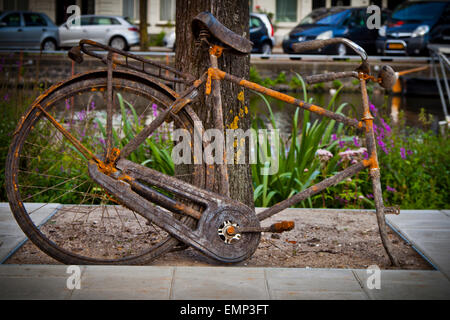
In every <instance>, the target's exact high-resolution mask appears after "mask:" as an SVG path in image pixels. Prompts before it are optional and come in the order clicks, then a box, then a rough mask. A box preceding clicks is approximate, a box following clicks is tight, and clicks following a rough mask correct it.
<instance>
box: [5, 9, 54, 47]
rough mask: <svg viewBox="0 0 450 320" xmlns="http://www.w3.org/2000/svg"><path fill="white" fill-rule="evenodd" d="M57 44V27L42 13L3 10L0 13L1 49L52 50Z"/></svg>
mask: <svg viewBox="0 0 450 320" xmlns="http://www.w3.org/2000/svg"><path fill="white" fill-rule="evenodd" d="M57 45H58V27H57V26H56V25H55V24H54V23H53V22H52V20H51V19H50V18H49V17H48V16H47V15H46V14H44V13H38V12H29V11H5V12H3V13H0V48H1V49H38V50H46V51H53V50H56V49H57Z"/></svg>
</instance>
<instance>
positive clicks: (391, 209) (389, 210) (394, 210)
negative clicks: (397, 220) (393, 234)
mask: <svg viewBox="0 0 450 320" xmlns="http://www.w3.org/2000/svg"><path fill="white" fill-rule="evenodd" d="M384 214H396V215H399V214H400V207H399V206H395V207H385V208H384Z"/></svg>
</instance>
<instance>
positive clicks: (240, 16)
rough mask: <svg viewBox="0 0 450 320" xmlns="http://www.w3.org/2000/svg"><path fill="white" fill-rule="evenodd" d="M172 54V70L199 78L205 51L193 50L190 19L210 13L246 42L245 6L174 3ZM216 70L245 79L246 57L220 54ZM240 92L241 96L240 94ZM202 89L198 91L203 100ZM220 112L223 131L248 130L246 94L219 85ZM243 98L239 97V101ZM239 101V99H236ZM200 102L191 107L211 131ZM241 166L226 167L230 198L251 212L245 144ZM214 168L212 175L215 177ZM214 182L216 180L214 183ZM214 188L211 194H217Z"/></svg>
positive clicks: (228, 1) (195, 0)
mask: <svg viewBox="0 0 450 320" xmlns="http://www.w3.org/2000/svg"><path fill="white" fill-rule="evenodd" d="M176 5H177V6H176V54H175V66H176V68H177V69H179V70H182V71H183V72H188V73H191V74H193V75H195V76H197V77H199V76H201V75H202V74H203V73H204V72H205V71H206V70H207V68H208V67H209V66H210V65H209V61H210V59H209V53H208V50H205V49H202V48H201V47H196V46H195V39H194V36H193V34H192V32H191V22H192V19H193V18H194V17H195V16H196V15H197V14H199V13H200V12H202V11H208V12H211V13H212V14H213V15H214V16H215V17H216V18H217V19H218V20H219V21H220V22H221V23H222V24H223V25H224V26H226V27H227V28H228V29H230V30H231V31H233V32H235V33H237V34H238V35H241V36H243V37H246V38H249V3H248V1H241V0H221V1H216V0H177V2H176ZM218 66H219V69H221V70H223V71H225V72H227V73H230V74H233V75H235V76H238V77H242V78H248V76H249V71H250V56H248V55H243V56H236V55H233V54H230V53H229V52H226V51H225V52H224V54H222V56H221V57H219V59H218ZM240 92H243V94H242V93H241V94H240ZM203 93H204V87H203V88H202V91H201V94H202V95H201V97H203ZM221 95H222V108H223V115H224V128H225V129H242V130H243V131H244V132H245V131H246V130H247V129H249V128H250V113H249V112H248V110H249V99H248V92H246V91H245V90H244V88H241V87H239V86H237V85H234V84H232V83H229V82H225V81H222V82H221ZM242 95H243V97H242ZM238 97H239V99H238ZM205 100H206V101H208V100H209V98H207V99H203V98H201V99H200V101H199V102H198V103H196V104H195V105H194V106H193V107H194V110H195V111H196V112H197V114H198V115H199V117H200V119H201V120H202V121H203V126H204V129H205V130H206V129H209V128H214V125H213V116H212V115H213V110H211V108H212V104H211V103H207V102H205ZM245 150H246V162H245V164H228V175H229V184H230V196H231V197H232V198H233V199H236V200H238V201H240V202H242V203H244V204H246V205H248V206H250V207H252V208H253V186H252V178H251V170H250V165H249V163H248V141H247V143H246V146H245ZM217 167H218V166H215V170H214V175H215V176H217V177H218V168H217ZM216 180H217V179H216ZM218 185H219V184H215V185H214V186H212V190H213V191H215V192H220V191H221V190H218Z"/></svg>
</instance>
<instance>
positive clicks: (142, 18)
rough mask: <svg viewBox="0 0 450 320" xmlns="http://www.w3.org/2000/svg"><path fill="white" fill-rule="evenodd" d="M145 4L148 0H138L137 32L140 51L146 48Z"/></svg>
mask: <svg viewBox="0 0 450 320" xmlns="http://www.w3.org/2000/svg"><path fill="white" fill-rule="evenodd" d="M147 4H148V0H139V33H140V45H141V51H147V50H148V29H147V26H148V24H147Z"/></svg>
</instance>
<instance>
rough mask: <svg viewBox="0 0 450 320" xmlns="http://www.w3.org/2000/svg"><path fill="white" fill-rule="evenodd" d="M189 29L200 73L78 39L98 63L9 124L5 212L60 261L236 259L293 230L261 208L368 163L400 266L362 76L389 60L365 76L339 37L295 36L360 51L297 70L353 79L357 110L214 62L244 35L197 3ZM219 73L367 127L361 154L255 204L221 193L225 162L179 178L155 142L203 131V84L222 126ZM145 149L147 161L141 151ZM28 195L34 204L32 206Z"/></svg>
mask: <svg viewBox="0 0 450 320" xmlns="http://www.w3.org/2000/svg"><path fill="white" fill-rule="evenodd" d="M192 32H193V33H194V36H195V38H196V39H197V42H198V44H199V46H200V47H201V48H205V50H209V56H210V68H208V70H206V71H205V72H204V73H203V75H202V76H201V77H200V78H198V79H196V78H195V77H194V76H192V75H190V74H186V73H182V72H180V71H177V70H176V69H174V68H172V67H169V66H167V65H163V64H160V63H158V62H155V61H152V60H148V59H144V58H142V57H140V56H137V55H133V54H131V53H127V52H123V51H120V50H117V49H114V48H111V47H108V46H105V45H102V44H99V43H96V42H94V41H90V40H81V41H80V43H79V45H78V46H77V47H74V48H72V49H71V50H70V51H69V57H70V58H71V59H72V60H74V61H76V62H78V63H82V62H83V55H84V54H85V55H88V56H90V57H93V58H97V59H100V60H101V61H102V62H103V63H104V64H106V68H105V69H101V70H95V71H89V72H86V73H82V74H78V75H75V76H74V77H72V78H70V79H68V80H66V81H63V82H61V83H58V84H56V85H53V86H52V87H50V88H49V89H48V90H47V91H45V92H44V93H43V94H41V95H40V96H39V97H38V98H37V99H36V100H35V101H34V102H33V103H32V105H31V106H30V107H29V109H28V110H27V111H26V113H25V114H24V115H23V116H22V118H21V120H20V122H19V124H18V126H17V128H16V130H15V132H14V137H13V141H12V143H11V146H10V150H9V153H8V157H7V163H6V186H7V194H8V198H9V202H10V206H11V209H12V211H13V214H14V216H15V218H16V220H17V222H18V224H19V225H20V227H21V228H22V230H23V231H24V232H25V233H26V235H27V236H28V237H29V239H30V240H31V241H32V242H33V243H34V244H36V245H37V246H38V247H39V248H40V249H41V250H42V251H44V252H45V253H46V254H48V255H50V256H51V257H53V258H55V259H56V260H58V261H61V262H63V263H67V264H144V263H148V262H150V261H152V260H153V259H155V258H156V257H158V256H160V255H162V254H164V253H166V252H169V251H170V250H173V249H176V248H181V249H182V248H185V247H188V246H190V247H193V248H195V249H197V250H199V251H200V252H202V253H203V254H205V255H206V256H208V257H211V258H213V259H216V260H218V261H221V262H225V263H235V262H239V261H242V260H245V259H247V258H249V257H250V256H251V255H252V254H253V253H254V252H255V250H256V249H257V247H258V244H259V241H260V237H261V232H283V231H288V230H291V229H292V228H294V223H293V222H290V221H282V222H278V223H275V224H272V225H270V226H262V225H261V222H262V221H264V220H265V219H266V218H268V217H271V216H273V215H275V214H277V213H279V212H280V211H282V210H284V209H285V208H288V207H290V206H292V205H294V204H296V203H298V202H300V201H303V200H305V199H306V198H308V197H310V196H312V195H314V194H317V193H319V192H321V191H322V190H324V189H326V188H328V187H330V186H332V185H335V184H337V183H338V182H340V181H342V180H344V179H346V178H348V177H351V176H352V175H354V174H356V173H357V172H359V171H361V170H365V169H367V170H369V171H370V177H371V180H372V184H373V193H374V198H375V205H376V214H377V221H378V224H379V230H380V235H381V239H382V242H383V245H384V247H385V249H386V251H387V254H388V256H389V258H390V259H391V262H392V263H393V264H395V265H398V263H399V262H398V261H397V259H396V258H395V256H394V255H393V254H392V249H391V247H390V243H389V239H388V237H387V231H386V226H385V221H384V214H385V213H386V212H387V211H389V210H391V211H392V209H391V208H385V207H384V204H383V199H382V193H381V186H380V171H379V166H378V160H377V153H376V152H377V150H376V143H375V138H374V130H373V120H374V118H373V117H372V115H371V113H370V110H369V102H368V95H367V90H366V82H367V81H374V82H377V83H379V84H380V85H381V86H382V87H384V88H390V87H392V85H393V84H394V83H395V81H396V73H395V72H394V70H393V69H392V68H391V67H389V66H384V67H382V68H381V71H380V74H379V75H378V76H376V77H375V76H373V75H371V73H370V67H369V63H368V56H367V54H366V52H365V51H364V50H363V49H362V48H361V47H359V46H358V45H356V44H355V43H353V42H351V41H350V40H347V39H344V38H333V39H328V40H313V41H308V42H304V43H299V44H297V47H296V48H295V49H296V51H297V52H301V51H304V50H313V49H318V48H322V47H325V46H327V45H333V44H338V43H341V44H344V45H346V46H348V47H349V48H350V49H352V50H353V51H354V52H355V53H356V54H357V55H359V56H360V57H361V64H360V65H359V66H358V68H356V70H354V71H346V72H337V73H326V74H320V75H312V76H309V77H306V79H305V80H306V81H307V82H308V83H318V82H324V81H332V80H335V79H342V78H347V77H353V78H355V79H358V81H359V84H360V90H361V96H362V104H363V107H364V114H363V117H362V119H361V120H356V119H352V118H349V117H347V116H345V115H343V114H340V113H335V112H332V111H330V110H328V109H326V108H322V107H320V106H317V105H315V104H312V103H307V102H305V101H301V100H299V99H296V98H294V97H291V96H289V95H287V94H283V93H280V92H277V91H274V90H272V89H268V88H265V87H262V86H260V85H258V84H256V83H253V82H250V81H248V80H245V79H241V78H238V77H236V76H233V75H231V74H227V73H226V72H224V71H222V70H220V69H219V68H218V63H217V61H218V59H219V58H220V56H221V55H222V54H224V53H227V54H228V53H230V54H249V53H250V51H251V47H252V43H251V42H250V41H249V40H247V39H246V38H244V37H241V36H239V35H237V34H235V33H233V32H232V31H230V30H229V29H227V28H226V27H225V26H224V25H222V24H221V23H220V22H219V21H218V20H217V19H216V18H215V17H214V16H213V15H212V14H210V13H207V12H203V13H200V14H199V15H198V16H197V17H196V18H195V19H194V20H193V23H192ZM99 51H103V52H99ZM105 52H106V54H105ZM221 81H230V82H232V83H234V84H237V85H239V86H241V87H244V88H247V89H250V90H253V91H256V92H260V93H262V94H265V95H268V96H271V97H273V98H275V99H278V100H281V101H284V102H286V103H289V104H293V105H295V106H297V107H299V108H302V109H305V110H309V111H310V112H313V113H316V114H318V115H320V116H323V117H328V118H331V119H333V120H335V121H337V122H339V123H343V124H345V125H346V126H350V127H353V128H355V129H356V130H358V132H360V133H361V134H364V136H365V142H366V147H367V151H368V154H369V158H368V159H364V160H361V161H359V162H357V163H356V164H352V165H351V166H349V167H348V168H346V169H344V170H343V171H341V172H339V173H337V174H336V175H334V176H332V177H329V178H326V179H324V180H322V181H321V182H319V183H317V184H316V185H313V186H311V187H309V188H307V189H306V190H304V191H302V192H299V193H297V194H295V195H293V196H291V197H290V198H288V199H286V200H284V201H282V202H279V203H277V204H276V205H274V206H272V207H270V208H266V209H264V210H263V211H262V212H260V213H258V214H256V213H255V211H254V210H253V209H250V208H249V207H247V206H245V205H244V204H242V203H240V202H238V201H235V200H233V199H231V198H230V197H229V193H228V190H229V186H228V178H227V177H228V172H227V165H226V163H223V164H219V165H217V166H218V170H219V172H220V177H221V178H220V181H217V182H216V181H214V180H212V174H211V172H210V170H211V166H209V165H206V164H205V163H202V164H195V161H194V165H192V166H191V169H190V173H189V175H190V176H191V179H190V183H187V182H185V181H184V180H182V179H181V178H182V177H180V175H177V172H174V170H173V168H171V167H170V166H167V165H166V161H164V159H165V157H168V153H167V150H166V152H164V151H165V150H164V148H162V149H163V150H159V149H158V148H157V144H158V143H163V142H164V139H165V138H166V139H167V137H170V135H171V133H172V132H173V130H174V129H175V128H183V129H184V130H187V132H189V133H191V135H193V136H194V137H193V138H195V136H196V135H201V134H202V133H201V132H199V129H198V128H196V127H195V126H194V124H195V122H199V121H200V120H199V117H198V116H197V115H196V113H195V112H194V111H193V109H192V108H191V106H190V105H191V103H192V102H193V101H195V100H196V99H200V98H202V95H201V94H199V93H200V89H201V88H202V87H204V88H205V94H206V95H211V97H212V99H211V103H212V109H213V110H214V123H215V125H216V128H217V129H219V130H221V131H223V130H224V127H223V118H222V117H223V115H222V105H221V99H220V82H221ZM174 84H181V85H183V86H184V90H183V91H181V92H177V91H175V90H174V87H175V86H174ZM143 144H146V147H145V148H144V146H143ZM149 153H152V155H153V158H152V159H153V160H148V157H149ZM191 153H193V151H192V150H191ZM188 156H189V157H191V158H192V157H194V155H193V154H190V155H188ZM148 161H154V163H153V164H154V168H156V169H150V168H149V167H148V166H147V164H148ZM215 183H220V188H219V189H220V190H223V192H222V194H217V193H214V192H212V191H209V190H211V185H212V184H215ZM30 202H37V203H39V204H38V205H34V206H30V205H29V203H30ZM49 203H61V205H60V206H59V207H58V208H56V209H55V214H54V216H52V217H51V218H50V219H49V221H48V222H47V223H45V225H42V221H39V219H37V216H38V212H39V210H41V209H42V208H44V207H45V206H47V205H48V204H49ZM35 217H36V218H35Z"/></svg>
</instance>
